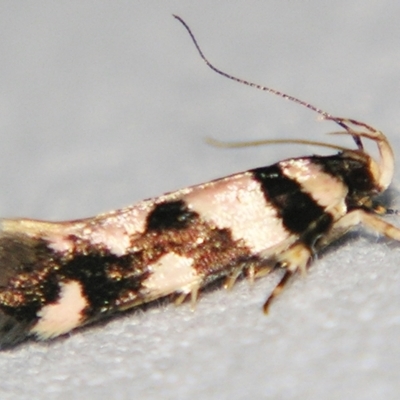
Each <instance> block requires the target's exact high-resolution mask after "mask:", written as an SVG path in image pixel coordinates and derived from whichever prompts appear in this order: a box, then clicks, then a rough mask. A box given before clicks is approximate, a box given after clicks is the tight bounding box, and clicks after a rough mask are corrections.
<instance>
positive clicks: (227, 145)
mask: <svg viewBox="0 0 400 400" xmlns="http://www.w3.org/2000/svg"><path fill="white" fill-rule="evenodd" d="M336 133H337V132H336ZM343 133H348V132H343ZM205 140H206V142H207V143H208V144H210V145H211V146H214V147H223V148H242V147H254V146H263V145H269V144H293V143H296V144H302V145H309V146H319V147H326V148H328V149H335V150H339V151H348V150H350V149H348V148H347V147H343V146H337V145H336V144H330V143H325V142H319V141H316V140H307V139H263V140H251V141H248V142H223V141H221V140H217V139H214V138H212V137H206V138H205Z"/></svg>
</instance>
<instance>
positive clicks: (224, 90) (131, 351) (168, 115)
mask: <svg viewBox="0 0 400 400" xmlns="http://www.w3.org/2000/svg"><path fill="white" fill-rule="evenodd" d="M172 13H176V14H179V15H181V16H182V17H184V18H185V19H186V21H187V22H188V23H189V24H190V26H191V27H192V29H193V30H194V32H195V34H196V35H197V38H198V40H199V41H200V43H201V45H202V46H203V49H204V51H205V52H206V54H207V55H208V56H209V58H210V59H211V60H212V61H213V62H214V63H215V64H216V65H217V66H219V67H220V68H222V69H224V70H226V71H227V72H231V73H233V74H235V75H238V76H240V77H244V78H247V79H250V80H253V81H255V82H259V83H263V84H268V85H271V86H273V87H276V88H279V89H281V90H284V91H287V92H288V93H290V94H293V95H295V96H299V97H301V98H303V99H305V100H307V101H310V102H312V103H313V104H315V105H317V106H319V107H321V108H324V109H325V110H327V111H329V112H330V113H332V114H335V115H340V116H345V117H353V118H357V119H360V120H363V121H366V122H368V123H371V124H373V125H375V126H377V127H379V128H380V129H382V130H383V131H384V132H386V133H387V135H388V137H389V138H390V140H391V142H392V143H393V145H394V149H395V152H396V153H397V155H398V156H400V154H399V153H400V151H399V141H400V100H399V99H400V47H399V40H400V24H399V23H398V19H399V16H400V4H399V3H397V2H394V1H385V0H379V1H376V0H363V1H350V2H349V1H341V0H337V1H333V2H329V3H327V2H321V1H316V0H309V1H305V0H304V1H251V0H246V1H241V0H239V1H235V2H228V1H215V0H213V1H208V0H206V1H201V2H200V1H192V2H182V1H170V0H166V1H147V2H146V1H90V0H86V1H57V2H53V1H41V0H36V1H25V2H16V1H2V2H1V3H0V38H1V39H0V54H1V57H0V113H1V117H0V135H1V136H0V137H1V143H2V144H1V146H0V187H1V188H2V191H1V196H0V211H1V215H2V216H4V217H17V216H26V217H31V218H42V219H52V220H61V219H72V218H80V217H87V216H90V215H94V214H96V213H99V212H102V211H106V210H109V209H112V208H117V207H122V206H125V205H128V204H130V203H133V202H134V201H138V200H140V199H142V198H147V197H151V196H156V195H158V194H161V193H163V192H165V191H171V190H174V189H178V188H181V187H184V186H187V185H192V184H195V183H200V182H203V181H207V180H210V179H213V178H216V177H220V176H223V175H227V174H231V173H234V172H236V171H241V170H245V169H249V168H253V167H257V166H262V165H268V164H271V163H273V162H275V161H277V160H279V159H282V158H285V157H290V156H294V155H304V154H311V153H313V152H321V151H324V150H320V149H312V148H308V147H301V148H299V147H298V146H279V147H263V148H253V149H241V150H221V149H215V148H212V147H209V146H207V145H206V144H205V143H204V141H203V138H204V137H205V136H213V137H215V138H218V139H225V140H245V139H260V138H273V137H301V138H310V139H314V140H318V139H319V140H323V139H324V138H325V136H324V135H323V134H324V133H325V132H329V131H334V130H336V129H337V128H336V127H335V126H334V125H333V124H331V123H328V122H316V116H315V115H314V114H312V113H311V112H310V111H308V110H304V109H301V108H299V107H298V106H296V105H294V104H290V103H288V102H285V101H283V100H280V99H277V98H274V97H273V96H269V95H267V94H264V93H261V92H257V91H255V90H251V89H249V88H247V87H244V86H240V85H237V84H233V83H232V82H230V81H228V80H225V79H222V78H221V77H219V76H217V75H216V74H213V73H212V72H211V71H210V70H208V69H207V68H206V67H205V66H204V64H203V63H202V62H201V60H200V59H199V57H198V55H197V54H196V52H195V50H194V48H193V45H192V43H191V42H190V40H189V38H188V36H187V34H186V32H185V31H184V30H183V28H182V27H181V26H180V25H179V24H178V23H177V22H176V21H175V20H174V19H173V18H172V17H171V14H172ZM330 139H331V140H334V139H335V138H330ZM336 140H338V141H339V143H340V144H344V145H346V144H351V141H350V140H349V139H347V138H342V137H340V138H336ZM397 172H399V171H398V169H397ZM399 182H400V174H398V175H397V177H396V178H395V181H394V185H393V186H394V190H393V191H392V192H391V193H392V203H393V205H394V206H397V207H400V206H399V204H400V198H399V196H398V191H397V190H396V188H399ZM399 258H400V246H398V245H396V244H395V243H393V242H388V241H386V240H382V239H378V238H376V237H375V236H374V235H368V234H365V233H361V234H360V233H356V234H353V235H350V236H349V237H348V238H347V240H344V241H342V242H340V243H338V244H337V245H335V246H332V247H331V248H330V249H329V250H328V251H326V252H324V254H323V255H321V257H320V258H319V259H318V260H316V261H315V263H314V264H313V267H312V268H311V269H310V271H309V274H308V277H307V279H301V278H298V279H295V280H294V281H293V283H292V284H290V285H289V287H288V289H287V290H286V291H285V293H284V294H283V295H282V296H281V297H280V298H279V299H278V301H276V303H275V304H274V306H273V307H272V310H271V313H270V315H269V316H268V317H265V316H263V314H262V313H261V311H260V309H261V305H262V303H263V300H264V299H265V297H266V295H267V294H268V293H269V291H270V290H271V288H272V287H273V284H274V282H276V279H277V276H276V275H273V276H269V277H266V278H263V279H261V280H259V281H257V282H256V283H255V284H254V285H253V286H249V285H248V284H247V283H246V282H241V283H239V284H238V285H237V286H235V288H234V289H233V290H232V291H231V292H228V293H226V292H225V291H223V290H217V291H214V292H211V293H207V294H205V295H203V296H202V298H201V300H200V302H199V303H198V307H197V310H196V312H195V313H192V312H191V311H190V307H189V306H188V305H183V306H181V307H178V308H177V307H175V306H173V305H168V304H161V305H159V306H156V307H152V308H151V309H149V310H147V311H146V312H142V311H140V312H136V313H130V314H129V315H126V316H123V317H121V318H118V319H117V320H113V321H111V322H110V323H108V324H105V325H101V326H99V325H98V326H95V327H92V328H90V329H85V330H81V331H79V332H76V333H74V334H72V335H71V336H70V337H68V338H66V339H61V340H57V341H53V342H48V343H34V342H30V343H27V344H24V345H21V346H19V347H18V348H16V349H14V350H10V351H5V352H2V353H0V376H1V379H0V398H1V399H72V398H74V399H110V398H113V399H189V398H199V399H245V398H246V399H248V398H252V399H267V398H268V399H270V398H271V399H321V398H324V399H344V398H347V399H350V398H351V399H378V398H385V399H386V400H389V399H397V398H398V394H399V391H400V383H399V381H400V380H399V378H400V359H399V355H400V344H399V336H400V307H399V306H400V265H399V262H398V261H399Z"/></svg>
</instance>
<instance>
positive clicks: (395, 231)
mask: <svg viewBox="0 0 400 400" xmlns="http://www.w3.org/2000/svg"><path fill="white" fill-rule="evenodd" d="M358 224H362V225H363V226H365V227H366V228H368V229H370V230H371V231H373V232H377V233H379V234H381V235H383V236H386V237H388V238H390V239H394V240H397V241H400V228H397V227H396V226H394V225H392V224H390V223H389V222H386V221H385V220H383V219H381V218H380V217H378V216H377V215H375V214H371V213H368V212H366V211H364V210H355V211H352V212H350V213H348V214H346V215H345V216H344V217H342V218H341V219H340V220H339V221H337V222H336V223H335V225H334V226H333V230H339V231H346V230H348V229H350V228H351V227H353V226H356V225H358Z"/></svg>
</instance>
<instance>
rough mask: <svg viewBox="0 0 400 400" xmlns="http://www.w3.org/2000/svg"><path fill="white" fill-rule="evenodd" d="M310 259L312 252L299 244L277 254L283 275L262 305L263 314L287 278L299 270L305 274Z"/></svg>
mask: <svg viewBox="0 0 400 400" xmlns="http://www.w3.org/2000/svg"><path fill="white" fill-rule="evenodd" d="M311 257H312V252H311V250H310V248H309V247H308V246H306V245H305V244H303V243H301V242H298V243H295V244H294V245H292V246H290V247H289V248H288V249H287V250H285V251H283V252H282V253H281V254H279V256H278V257H277V262H278V264H279V265H280V266H281V267H282V268H284V269H285V273H284V274H283V276H282V278H281V280H280V281H279V283H278V284H277V285H276V286H275V288H274V290H273V291H272V293H271V295H270V296H269V297H268V298H267V300H266V301H265V303H264V306H263V310H264V313H265V314H267V313H268V308H269V305H270V304H271V302H272V301H273V300H274V298H275V297H276V296H278V295H279V294H280V293H281V292H282V290H283V289H284V287H285V285H286V283H287V282H288V281H289V278H290V277H291V276H292V275H293V274H294V273H296V272H297V271H298V270H300V272H301V273H302V274H303V275H304V274H305V273H306V268H307V264H308V261H309V260H310V258H311Z"/></svg>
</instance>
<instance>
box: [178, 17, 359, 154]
mask: <svg viewBox="0 0 400 400" xmlns="http://www.w3.org/2000/svg"><path fill="white" fill-rule="evenodd" d="M173 17H174V18H176V19H177V20H178V21H179V22H180V23H181V24H182V25H183V26H184V27H185V28H186V30H187V31H188V33H189V36H190V37H191V38H192V41H193V43H194V45H195V47H196V49H197V51H198V53H199V54H200V57H201V58H202V59H203V61H204V62H205V63H206V64H207V66H208V67H209V68H211V69H212V70H213V71H215V72H216V73H217V74H219V75H222V76H224V77H225V78H228V79H231V80H233V81H235V82H239V83H242V84H243V85H247V86H250V87H253V88H256V89H259V90H263V91H265V92H268V93H272V94H275V95H277V96H280V97H283V98H284V99H287V100H290V101H293V102H294V103H297V104H300V105H301V106H303V107H306V108H308V109H310V110H312V111H315V112H316V113H318V114H320V115H322V117H323V118H324V119H329V120H332V121H334V122H336V123H337V124H338V125H339V126H341V127H342V128H344V129H345V130H346V131H347V132H349V133H350V134H351V133H352V130H351V128H350V127H349V126H348V125H347V124H346V123H344V122H343V120H342V119H339V118H336V117H334V116H332V115H331V114H329V113H327V112H326V111H324V110H321V109H320V108H318V107H315V106H313V105H312V104H310V103H307V102H305V101H303V100H300V99H298V98H297V97H294V96H290V95H288V94H286V93H283V92H281V91H279V90H276V89H273V88H270V87H267V86H262V85H259V84H257V83H253V82H249V81H247V80H245V79H241V78H237V77H236V76H233V75H230V74H228V73H226V72H224V71H221V70H220V69H218V68H217V67H215V66H214V65H213V64H211V62H210V61H208V59H207V58H206V56H205V55H204V53H203V51H202V50H201V48H200V46H199V44H198V43H197V40H196V38H195V36H194V34H193V33H192V31H191V29H190V28H189V26H188V25H187V23H186V22H185V21H184V20H183V19H182V18H181V17H179V16H178V15H173ZM352 137H353V139H354V141H355V143H356V145H357V147H358V148H359V149H360V150H362V149H363V145H362V142H361V139H360V137H359V136H356V135H352Z"/></svg>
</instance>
